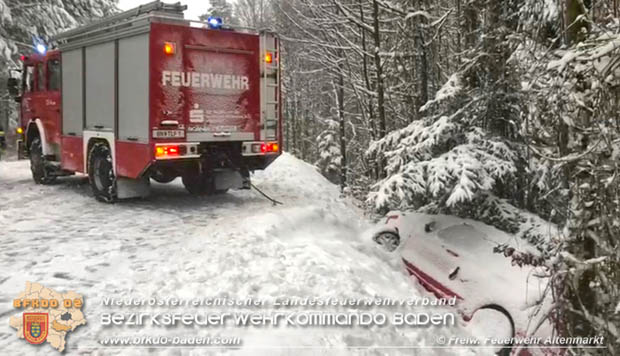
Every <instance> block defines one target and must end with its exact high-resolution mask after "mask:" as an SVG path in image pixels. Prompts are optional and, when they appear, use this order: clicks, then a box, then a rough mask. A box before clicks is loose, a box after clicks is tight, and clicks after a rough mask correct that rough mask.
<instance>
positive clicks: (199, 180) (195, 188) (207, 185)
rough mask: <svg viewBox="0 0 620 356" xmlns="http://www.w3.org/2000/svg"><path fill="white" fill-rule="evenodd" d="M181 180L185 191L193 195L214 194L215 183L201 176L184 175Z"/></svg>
mask: <svg viewBox="0 0 620 356" xmlns="http://www.w3.org/2000/svg"><path fill="white" fill-rule="evenodd" d="M181 179H182V180H183V185H184V186H185V189H187V191H188V192H189V193H190V194H192V195H207V194H213V188H212V187H213V183H211V182H210V181H209V179H206V177H205V176H203V175H201V174H191V173H190V174H184V175H183V176H182V177H181Z"/></svg>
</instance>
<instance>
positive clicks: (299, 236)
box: [0, 154, 471, 355]
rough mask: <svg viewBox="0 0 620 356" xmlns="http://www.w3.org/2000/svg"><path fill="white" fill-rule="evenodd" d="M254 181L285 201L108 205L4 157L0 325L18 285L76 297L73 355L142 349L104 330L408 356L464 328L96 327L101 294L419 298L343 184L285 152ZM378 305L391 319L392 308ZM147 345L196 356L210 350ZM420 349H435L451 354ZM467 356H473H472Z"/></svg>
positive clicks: (5, 340) (246, 197)
mask: <svg viewBox="0 0 620 356" xmlns="http://www.w3.org/2000/svg"><path fill="white" fill-rule="evenodd" d="M253 179H254V183H255V184H256V185H257V186H258V187H259V188H260V189H262V190H263V191H265V193H267V194H269V195H272V196H273V197H274V198H276V199H278V200H280V201H282V202H283V203H284V205H280V206H275V207H274V206H273V205H272V204H271V203H270V202H269V201H267V200H266V199H264V198H263V197H261V196H260V195H258V194H257V193H256V192H254V191H233V192H230V193H228V194H225V195H223V196H217V197H206V198H197V197H192V196H189V195H188V194H187V193H186V192H185V189H184V188H183V186H182V185H181V183H180V181H179V180H175V181H174V182H172V183H170V184H166V185H162V184H156V183H155V184H153V186H152V189H153V194H152V196H151V197H150V198H148V199H145V200H133V201H126V202H122V203H118V204H114V205H105V204H100V203H97V202H96V201H95V200H94V199H93V198H92V197H91V194H90V188H89V186H88V184H87V180H86V179H85V177H80V176H78V177H67V178H63V179H59V183H57V184H55V185H51V186H40V185H34V184H33V183H32V180H31V178H30V171H29V167H28V162H26V161H18V162H0V226H1V228H2V230H3V233H2V234H0V243H1V244H2V247H3V249H2V259H0V272H1V273H0V274H1V275H2V279H0V290H1V292H0V293H1V297H0V314H2V315H5V322H8V318H9V316H11V315H14V314H16V313H15V309H13V307H12V304H11V303H10V301H11V300H12V298H14V297H15V296H16V295H17V294H18V293H19V292H20V291H21V290H22V289H23V288H24V284H25V282H26V281H33V282H40V283H43V284H45V285H46V286H47V287H50V288H53V289H55V290H59V291H66V290H75V291H76V292H78V293H81V294H84V295H85V297H86V303H85V309H84V312H85V316H86V318H87V322H88V324H87V325H86V326H84V327H81V328H79V329H77V330H76V331H74V332H73V333H72V335H71V336H70V337H69V338H68V339H67V344H68V350H67V352H66V354H68V355H75V354H84V353H95V354H102V353H105V354H111V355H114V354H119V355H120V354H122V355H134V354H135V355H141V354H144V353H145V352H146V350H145V349H141V348H111V347H108V348H105V347H103V346H101V345H99V344H98V343H97V342H98V340H100V339H102V338H104V337H109V336H123V335H132V336H135V335H142V336H154V335H166V336H172V337H173V336H176V335H183V336H185V335H188V334H190V335H205V334H211V335H216V334H221V335H225V336H237V337H240V338H241V339H242V340H243V347H242V348H241V349H240V350H236V351H229V353H234V354H247V355H261V354H265V355H267V354H268V355H274V354H275V355H279V354H290V353H292V352H294V353H295V354H296V355H297V354H300V355H303V354H316V353H324V354H330V355H331V354H344V353H346V354H349V353H351V352H356V350H357V351H359V350H360V349H356V348H359V347H371V348H370V349H369V350H368V351H364V352H365V353H370V354H376V353H381V352H386V351H389V352H390V353H391V354H411V352H412V349H411V348H408V347H411V346H429V345H432V344H433V342H434V340H435V337H436V336H437V335H452V334H454V333H455V332H460V331H459V330H460V329H459V328H456V329H455V328H452V329H451V328H440V329H437V328H395V327H391V326H390V327H370V328H270V327H265V328H253V327H249V328H236V329H221V328H208V329H187V328H184V327H180V328H169V329H163V328H152V327H144V328H140V327H138V328H136V327H134V328H122V327H114V328H109V327H108V328H106V327H103V326H101V325H100V322H99V319H100V317H101V314H102V313H104V312H110V311H118V310H116V309H114V308H110V307H105V306H102V305H101V299H102V298H103V297H117V298H129V297H135V298H142V297H144V298H148V297H152V296H159V297H177V298H195V297H218V296H219V297H229V298H244V297H248V296H253V297H255V298H262V299H267V300H270V299H274V298H279V297H330V296H332V297H338V298H362V297H375V296H382V297H389V298H407V297H412V296H416V295H417V292H416V288H415V287H414V285H413V284H412V283H411V281H410V280H409V279H408V277H407V276H406V275H405V274H404V273H403V271H402V269H401V268H402V267H401V265H400V263H399V260H398V259H397V258H395V257H394V255H389V254H387V253H385V252H383V251H382V250H381V249H379V248H377V247H376V246H375V245H374V244H373V243H372V242H371V240H370V236H369V228H370V227H371V226H370V225H369V223H368V222H367V221H365V220H364V218H363V217H362V216H363V215H362V214H361V212H360V211H358V210H357V209H356V208H355V206H354V205H353V204H351V203H350V202H348V201H347V200H345V199H341V198H340V197H339V190H338V187H336V186H334V185H333V184H331V183H329V182H328V181H327V180H326V179H325V178H323V177H322V176H321V175H320V174H319V173H318V172H317V171H316V169H315V168H314V167H313V166H311V165H309V164H307V163H304V162H302V161H300V160H298V159H296V158H294V157H293V156H291V155H289V154H284V155H282V156H281V157H280V158H278V159H277V160H276V162H274V163H273V164H272V165H271V166H270V167H269V168H268V169H267V170H266V171H264V172H257V173H256V174H255V175H254V177H253ZM352 309H355V308H352ZM147 310H148V309H147ZM261 310H263V311H269V310H268V309H261ZM408 310H410V309H408ZM138 311H140V310H138ZM161 311H165V312H168V311H181V312H186V310H185V309H181V310H170V309H161ZM251 311H260V310H258V309H252V310H251ZM327 311H329V310H327ZM331 311H334V310H331ZM381 311H384V312H386V313H388V314H390V313H394V312H396V311H397V309H395V308H387V309H385V310H381ZM427 311H428V312H432V311H440V310H438V309H436V308H434V309H433V310H427ZM382 346H390V347H391V348H389V349H382V348H380V347H382ZM273 347H277V348H275V349H273ZM286 347H290V348H286ZM300 347H301V348H300ZM304 347H308V348H304ZM372 347H379V348H378V349H373V348H372ZM394 347H397V348H394ZM0 349H2V350H5V351H6V352H7V353H9V354H12V355H20V354H28V355H32V354H35V355H47V354H49V352H50V349H49V346H48V345H44V346H43V347H39V348H35V347H30V346H28V345H25V343H24V341H23V340H20V339H18V338H17V337H16V336H15V335H14V331H12V330H10V329H9V328H8V326H6V327H5V328H0ZM149 351H159V352H158V353H165V354H175V355H192V354H203V353H204V351H205V350H204V349H199V348H196V349H192V348H190V347H187V348H183V349H180V350H172V349H157V348H153V349H152V350H149ZM219 351H221V350H218V352H219ZM424 351H428V353H429V354H438V355H441V354H454V353H455V352H458V351H459V350H442V349H424ZM462 352H463V353H467V354H471V351H470V350H463V351H462ZM425 354H427V352H425Z"/></svg>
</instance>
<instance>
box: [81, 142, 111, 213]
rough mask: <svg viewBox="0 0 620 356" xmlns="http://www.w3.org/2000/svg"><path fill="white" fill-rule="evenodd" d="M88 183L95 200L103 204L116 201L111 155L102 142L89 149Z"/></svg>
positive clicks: (108, 148)
mask: <svg viewBox="0 0 620 356" xmlns="http://www.w3.org/2000/svg"><path fill="white" fill-rule="evenodd" d="M88 181H89V182H90V188H91V189H92V191H93V194H94V195H95V199H97V200H98V201H101V202H104V203H113V202H115V201H116V198H117V192H116V177H115V176H114V169H113V167H112V153H111V152H110V147H108V145H107V144H105V143H103V142H97V143H95V144H94V145H93V147H92V148H91V149H90V153H89V155H88Z"/></svg>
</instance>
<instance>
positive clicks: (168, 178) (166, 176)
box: [151, 169, 177, 184]
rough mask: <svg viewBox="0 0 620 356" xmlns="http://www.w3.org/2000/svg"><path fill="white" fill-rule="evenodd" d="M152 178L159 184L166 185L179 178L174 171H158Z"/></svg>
mask: <svg viewBox="0 0 620 356" xmlns="http://www.w3.org/2000/svg"><path fill="white" fill-rule="evenodd" d="M151 178H153V180H154V181H156V182H157V183H162V184H165V183H170V182H172V181H173V180H175V179H176V178H177V174H176V172H174V171H170V170H162V169H157V170H155V171H154V172H153V174H152V175H151Z"/></svg>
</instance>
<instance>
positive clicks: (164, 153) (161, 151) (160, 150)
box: [155, 145, 180, 158]
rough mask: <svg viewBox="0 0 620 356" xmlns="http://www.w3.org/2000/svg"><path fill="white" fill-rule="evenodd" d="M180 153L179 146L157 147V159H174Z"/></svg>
mask: <svg viewBox="0 0 620 356" xmlns="http://www.w3.org/2000/svg"><path fill="white" fill-rule="evenodd" d="M179 153H180V150H179V146H177V145H168V146H156V147H155V157H156V158H161V157H173V156H178V155H179Z"/></svg>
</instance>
